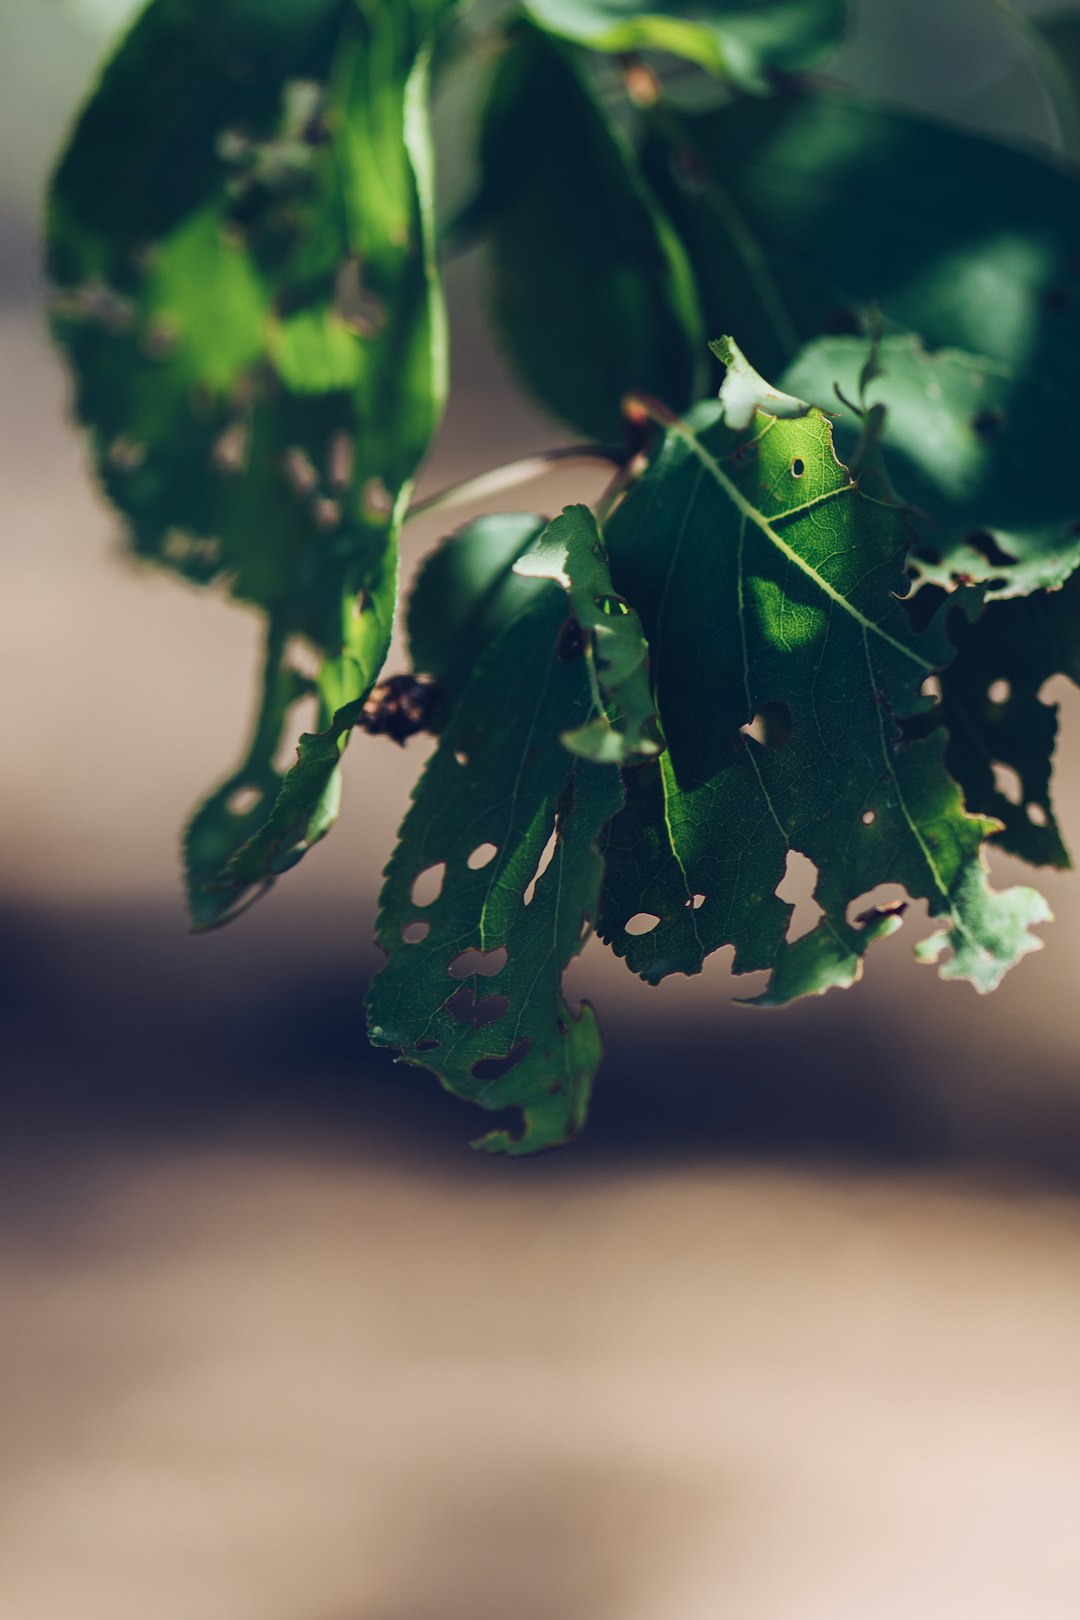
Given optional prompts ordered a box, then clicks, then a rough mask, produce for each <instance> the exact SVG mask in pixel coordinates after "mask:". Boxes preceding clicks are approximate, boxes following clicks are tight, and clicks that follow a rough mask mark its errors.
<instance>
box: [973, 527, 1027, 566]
mask: <svg viewBox="0 0 1080 1620" xmlns="http://www.w3.org/2000/svg"><path fill="white" fill-rule="evenodd" d="M964 541H965V543H966V544H967V545H969V546H970V547H971V549H972V550H973V551H977V552H978V553H979V555H980V556H982V557H985V558H986V560H987V562H988V563H990V565H991V566H992V567H994V568H1008V566H1009V564H1010V563H1014V562H1015V561H1016V558H1015V557H1014V556H1013V555H1012V553H1011V552H1009V551H1005V550H1003V549H1002V547H1001V546H999V545H998V543H997V541H996V540H995V538H994V536H993V535H992V534H991V533H990V531H989V529H973V530H972V532H971V533H970V534H966V535H965V536H964Z"/></svg>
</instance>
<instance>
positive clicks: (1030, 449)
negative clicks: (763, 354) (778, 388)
mask: <svg viewBox="0 0 1080 1620" xmlns="http://www.w3.org/2000/svg"><path fill="white" fill-rule="evenodd" d="M866 361H867V344H866V340H865V339H864V338H854V337H835V338H822V339H820V340H819V341H818V342H816V343H811V344H808V345H807V347H806V348H805V349H804V350H802V352H801V353H800V354H799V356H798V358H797V359H796V360H795V362H794V364H793V365H792V366H791V367H790V368H789V369H788V371H787V373H786V374H785V377H784V382H785V385H786V386H787V387H790V388H792V389H794V390H796V391H797V392H799V393H801V394H804V395H805V396H806V398H807V399H811V400H813V401H814V403H815V404H816V405H820V406H821V407H822V409H823V410H826V411H830V412H832V413H834V414H835V416H836V420H835V425H834V435H835V438H836V444H837V448H838V450H839V452H840V454H841V455H842V456H847V455H848V454H850V452H851V451H852V450H853V448H854V445H855V443H856V440H857V439H858V436H859V433H860V430H861V423H860V419H859V415H858V412H857V411H856V410H852V409H850V408H849V407H847V406H845V405H844V404H842V403H838V398H837V393H836V389H837V388H839V390H840V392H841V394H843V395H844V397H845V398H846V400H848V401H850V402H851V403H852V404H859V403H864V404H865V405H867V406H873V405H883V406H884V407H885V416H884V423H883V427H882V434H881V444H882V448H883V450H884V451H885V454H886V456H887V459H888V464H889V471H890V473H891V475H892V478H893V481H894V483H895V484H896V487H897V489H898V490H899V491H900V492H901V494H902V495H903V497H904V499H905V500H906V501H908V502H909V503H910V504H911V506H912V507H913V508H914V512H913V518H914V521H915V523H916V525H917V526H918V528H919V531H920V534H921V541H920V543H919V544H918V545H917V546H916V549H915V553H914V559H913V560H914V562H915V563H916V564H917V565H918V568H919V572H920V573H921V575H922V576H923V578H925V579H927V580H931V581H933V582H935V583H937V584H940V585H943V586H944V587H945V588H946V589H950V588H952V587H953V586H954V585H956V584H964V583H967V582H970V581H974V582H990V584H991V585H992V588H993V589H994V591H995V593H996V594H1000V595H1001V596H1004V597H1008V596H1014V595H1025V594H1026V593H1027V592H1028V591H1032V590H1037V589H1038V588H1039V587H1040V586H1050V587H1053V586H1057V585H1060V584H1061V583H1062V581H1063V580H1065V579H1067V578H1068V576H1069V574H1071V573H1072V571H1073V569H1074V568H1075V567H1076V565H1077V563H1078V562H1080V481H1078V479H1077V471H1076V457H1075V452H1074V446H1075V440H1076V433H1077V416H1076V406H1075V403H1074V401H1073V398H1072V397H1071V393H1065V392H1063V391H1062V390H1061V389H1060V387H1057V388H1055V386H1054V385H1053V383H1052V382H1051V381H1050V380H1048V379H1042V378H1039V377H1036V378H1033V379H1032V380H1031V382H1030V384H1029V386H1028V388H1027V390H1026V391H1021V390H1020V389H1018V388H1017V385H1016V374H1015V371H1014V370H1013V368H1012V367H1011V366H1008V365H1006V364H1005V363H1004V362H1002V361H1000V360H991V359H988V358H987V357H986V356H985V355H978V354H966V353H964V352H963V351H961V350H959V349H938V350H937V351H936V352H934V353H933V354H930V353H928V352H927V351H926V349H925V348H924V347H923V345H922V343H921V342H920V341H919V339H918V338H917V337H913V336H910V335H902V336H895V337H886V338H884V339H883V340H882V341H881V342H880V343H879V344H878V345H877V346H876V351H875V374H874V376H873V377H872V378H871V379H870V380H869V382H868V383H867V386H866V388H865V390H864V391H863V396H864V397H863V400H862V401H860V399H859V395H860V387H859V377H860V372H861V370H862V368H863V366H864V365H865V364H866ZM1072 392H1074V391H1072ZM1035 469H1037V475H1036V476H1033V474H1034V473H1035Z"/></svg>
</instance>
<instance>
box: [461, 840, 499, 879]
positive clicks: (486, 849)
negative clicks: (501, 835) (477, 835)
mask: <svg viewBox="0 0 1080 1620" xmlns="http://www.w3.org/2000/svg"><path fill="white" fill-rule="evenodd" d="M498 853H499V846H498V844H477V846H476V848H475V849H474V850H473V851H472V853H471V854H470V855H469V857H468V859H467V860H466V862H465V865H466V866H467V867H468V868H469V871H470V872H479V871H481V870H482V869H483V868H484V867H485V866H487V865H489V863H490V862H491V861H493V860H494V859H495V857H496V855H497V854H498Z"/></svg>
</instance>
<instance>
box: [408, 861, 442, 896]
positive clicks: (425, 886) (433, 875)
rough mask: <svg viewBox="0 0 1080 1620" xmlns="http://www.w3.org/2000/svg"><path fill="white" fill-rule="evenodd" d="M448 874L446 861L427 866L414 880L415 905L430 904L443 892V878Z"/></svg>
mask: <svg viewBox="0 0 1080 1620" xmlns="http://www.w3.org/2000/svg"><path fill="white" fill-rule="evenodd" d="M445 876H446V862H445V861H439V862H438V864H437V865H436V866H425V868H424V870H423V871H422V872H420V873H419V874H418V875H417V877H416V878H415V879H414V881H413V886H412V903H413V905H414V906H430V905H433V904H434V902H435V901H436V900H437V899H438V898H439V896H440V894H441V893H442V886H443V879H444V878H445Z"/></svg>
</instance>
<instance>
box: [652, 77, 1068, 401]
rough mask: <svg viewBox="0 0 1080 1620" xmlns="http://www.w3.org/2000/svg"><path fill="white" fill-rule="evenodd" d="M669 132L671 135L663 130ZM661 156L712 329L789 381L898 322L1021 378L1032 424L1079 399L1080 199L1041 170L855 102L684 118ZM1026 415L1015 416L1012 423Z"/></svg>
mask: <svg viewBox="0 0 1080 1620" xmlns="http://www.w3.org/2000/svg"><path fill="white" fill-rule="evenodd" d="M656 116H657V118H658V119H659V118H660V116H661V115H660V114H659V113H658V114H657V115H656ZM654 128H655V135H654V137H653V139H652V141H651V144H650V148H649V153H648V156H647V167H648V170H649V172H650V174H651V176H652V179H653V183H654V187H655V188H656V189H657V191H658V194H659V195H660V196H661V199H662V201H664V203H665V205H666V206H667V208H668V210H669V213H670V214H671V217H672V218H673V220H674V221H675V224H676V226H677V228H678V229H679V231H680V233H681V234H682V236H683V238H684V240H685V242H686V245H687V248H688V250H689V253H690V256H691V258H692V260H693V262H694V264H695V266H696V268H697V271H698V275H699V281H700V288H701V294H702V302H703V305H704V308H705V315H706V320H707V322H708V323H709V324H710V325H711V326H712V328H713V330H714V331H732V332H735V333H736V334H737V335H738V338H739V342H740V344H741V346H742V347H743V349H744V350H745V351H746V353H747V354H748V355H749V357H750V359H751V360H752V361H753V363H754V365H755V366H757V367H758V369H759V370H761V371H763V372H764V373H765V374H766V375H768V376H779V375H780V374H781V372H782V370H783V368H784V366H785V365H786V364H787V363H788V362H789V361H790V360H791V359H792V358H793V356H794V354H795V352H796V350H797V349H798V347H799V345H800V344H801V343H803V342H805V341H807V340H809V339H811V338H815V337H819V336H820V335H821V334H822V333H828V332H853V331H857V330H859V328H860V325H861V322H862V319H863V316H864V314H865V311H866V309H867V307H868V305H869V304H870V303H871V302H872V301H876V303H877V304H878V305H879V306H880V309H881V311H882V312H883V314H884V316H885V318H886V319H887V321H889V322H891V323H894V324H895V325H896V326H899V327H902V328H904V329H906V330H908V331H916V332H919V333H920V334H921V336H922V337H923V339H924V340H925V342H926V344H927V346H928V347H930V348H932V349H936V348H941V347H944V346H945V345H951V346H953V347H956V348H959V349H963V350H967V351H969V352H970V353H972V354H977V355H985V356H987V357H988V358H989V359H990V360H992V361H995V362H1001V363H1004V364H1005V365H1007V366H1009V367H1011V368H1012V372H1013V377H1014V384H1013V394H1014V396H1015V410H1016V412H1017V414H1019V410H1020V408H1021V404H1022V402H1023V401H1024V399H1025V398H1026V397H1027V391H1028V389H1029V386H1034V387H1035V390H1036V397H1041V393H1040V390H1041V389H1042V388H1043V387H1045V388H1047V389H1049V390H1050V392H1051V393H1053V394H1067V393H1068V391H1069V390H1071V389H1072V388H1073V382H1074V378H1075V375H1076V371H1077V361H1078V357H1080V225H1078V221H1080V183H1078V180H1077V178H1076V177H1075V176H1074V175H1073V174H1072V173H1071V172H1068V171H1066V170H1065V169H1062V168H1057V167H1055V166H1054V165H1053V164H1052V163H1051V162H1049V161H1043V160H1042V159H1040V158H1037V157H1035V156H1033V155H1030V154H1028V153H1024V152H1020V151H1016V150H1012V149H1011V148H1008V147H1005V146H999V145H997V144H996V143H995V142H993V141H989V140H985V139H981V138H977V137H975V136H972V135H967V134H963V133H961V132H960V131H958V130H955V129H950V128H946V127H945V126H943V125H938V124H935V123H932V122H929V121H927V120H921V119H917V118H908V117H905V116H902V115H900V114H898V113H892V112H886V111H884V110H882V109H881V108H875V107H869V106H865V105H863V104H861V103H860V102H858V101H857V100H854V99H853V98H850V97H847V96H844V95H841V94H829V93H825V92H810V91H802V90H799V89H797V88H791V87H789V88H785V89H784V90H783V91H782V92H781V93H780V94H778V95H777V96H775V97H773V98H770V99H768V100H759V99H753V98H745V97H744V98H742V99H740V100H738V101H735V102H733V103H731V104H730V105H729V106H727V107H724V108H721V109H719V110H711V111H708V112H704V113H681V114H680V113H676V112H670V111H669V112H666V113H664V114H663V117H662V122H657V123H656V124H655V125H654ZM1013 408H1014V407H1013V404H1012V401H1010V410H1012V409H1013Z"/></svg>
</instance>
